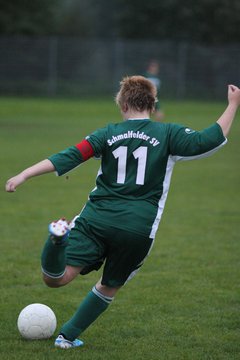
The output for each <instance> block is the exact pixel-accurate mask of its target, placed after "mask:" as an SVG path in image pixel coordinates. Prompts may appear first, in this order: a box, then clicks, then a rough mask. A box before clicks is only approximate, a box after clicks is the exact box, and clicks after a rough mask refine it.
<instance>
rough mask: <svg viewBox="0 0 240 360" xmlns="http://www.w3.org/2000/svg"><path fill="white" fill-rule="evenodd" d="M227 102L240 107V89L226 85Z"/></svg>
mask: <svg viewBox="0 0 240 360" xmlns="http://www.w3.org/2000/svg"><path fill="white" fill-rule="evenodd" d="M228 102H229V104H234V105H236V106H239V105H240V89H239V88H238V87H237V86H235V85H228Z"/></svg>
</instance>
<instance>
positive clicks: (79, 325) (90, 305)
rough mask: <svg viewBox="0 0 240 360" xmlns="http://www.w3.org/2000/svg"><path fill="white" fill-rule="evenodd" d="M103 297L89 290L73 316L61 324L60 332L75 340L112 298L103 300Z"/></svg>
mask: <svg viewBox="0 0 240 360" xmlns="http://www.w3.org/2000/svg"><path fill="white" fill-rule="evenodd" d="M104 298H105V297H104V296H102V297H99V296H97V295H95V294H94V293H93V291H90V292H89V293H88V295H87V296H86V297H85V299H84V300H83V302H82V303H81V304H80V306H79V308H78V309H77V311H76V313H75V314H74V315H73V317H72V318H71V319H70V320H69V321H68V322H67V323H65V324H64V325H63V326H62V328H61V330H60V333H61V334H63V335H64V337H66V339H68V340H70V341H73V340H75V339H76V337H78V335H79V334H81V333H82V332H83V331H84V330H85V329H86V328H87V327H88V326H89V325H91V324H92V323H93V322H94V321H95V320H96V319H97V318H98V317H99V315H101V314H102V313H103V312H104V311H105V310H106V309H107V307H108V306H109V303H110V301H111V300H112V299H111V298H106V299H107V300H104Z"/></svg>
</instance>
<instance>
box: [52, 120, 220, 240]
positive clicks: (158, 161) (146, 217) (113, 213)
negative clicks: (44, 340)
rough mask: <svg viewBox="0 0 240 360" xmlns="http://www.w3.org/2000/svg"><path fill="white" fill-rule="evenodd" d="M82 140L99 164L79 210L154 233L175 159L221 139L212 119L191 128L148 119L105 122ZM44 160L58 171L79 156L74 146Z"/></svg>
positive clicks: (205, 151) (200, 153)
mask: <svg viewBox="0 0 240 360" xmlns="http://www.w3.org/2000/svg"><path fill="white" fill-rule="evenodd" d="M86 140H87V141H88V142H89V143H90V144H91V146H92V148H93V151H94V155H95V156H96V157H100V158H101V166H100V170H99V172H98V175H97V179H96V187H95V188H94V189H93V190H92V192H91V193H90V196H89V201H88V202H87V204H86V206H85V207H84V209H83V211H82V213H81V216H82V217H84V218H86V219H88V221H90V222H91V221H92V222H95V223H99V224H107V225H111V226H113V227H115V228H119V229H125V230H128V231H134V232H138V233H139V234H142V235H144V236H146V235H147V236H149V237H150V238H154V237H155V234H156V231H157V228H158V225H159V222H160V219H161V216H162V213H163V209H164V205H165V201H166V198H167V194H168V190H169V185H170V180H171V175H172V170H173V167H174V165H175V163H176V162H177V161H181V160H191V159H196V158H200V157H205V156H209V155H210V154H212V153H213V152H215V151H216V150H217V149H218V148H220V147H221V146H222V145H224V144H225V143H226V139H225V137H224V136H223V133H222V130H221V127H220V126H219V125H218V124H217V123H216V124H214V125H212V126H211V127H209V128H207V129H204V130H203V131H194V130H192V129H189V128H186V127H184V126H180V125H177V124H164V123H158V122H152V121H150V120H149V119H134V120H127V121H123V122H121V123H117V124H109V125H108V126H106V127H104V128H102V129H99V130H97V131H95V132H94V133H92V134H91V135H89V136H87V137H86ZM49 160H50V161H52V163H53V164H54V166H55V168H56V171H57V172H58V174H59V175H62V174H64V173H66V172H67V171H69V170H71V169H72V168H74V167H76V166H78V165H79V164H80V163H81V162H82V161H83V159H82V156H81V153H80V152H79V150H78V149H77V148H76V147H70V148H68V149H66V150H65V151H63V152H60V153H58V154H56V155H53V156H51V157H50V158H49Z"/></svg>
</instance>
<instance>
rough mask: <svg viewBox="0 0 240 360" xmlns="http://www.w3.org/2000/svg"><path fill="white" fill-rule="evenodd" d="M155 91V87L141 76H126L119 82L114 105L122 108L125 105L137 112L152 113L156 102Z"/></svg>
mask: <svg viewBox="0 0 240 360" xmlns="http://www.w3.org/2000/svg"><path fill="white" fill-rule="evenodd" d="M156 97H157V89H156V87H155V85H153V84H152V83H151V81H149V80H148V79H146V78H145V77H143V76H140V75H135V76H126V77H124V78H123V79H122V81H121V82H120V90H119V92H118V93H117V95H116V98H115V100H116V103H117V105H118V106H119V107H120V108H122V107H123V105H124V104H127V105H128V106H129V107H130V108H131V109H134V110H137V111H140V112H142V111H145V110H148V111H151V112H152V111H154V108H155V102H156V101H157V98H156Z"/></svg>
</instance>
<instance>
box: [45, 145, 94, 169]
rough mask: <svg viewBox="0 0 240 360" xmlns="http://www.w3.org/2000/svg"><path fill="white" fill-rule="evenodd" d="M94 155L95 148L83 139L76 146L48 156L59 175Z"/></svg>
mask: <svg viewBox="0 0 240 360" xmlns="http://www.w3.org/2000/svg"><path fill="white" fill-rule="evenodd" d="M92 156H94V150H93V148H92V146H91V144H90V143H89V142H88V141H87V140H83V141H81V142H80V143H79V144H77V145H76V146H71V147H68V148H67V149H65V150H63V151H61V152H59V153H57V154H54V155H52V156H50V157H49V158H48V160H50V161H51V162H52V164H53V166H54V167H55V170H56V172H57V174H58V175H59V176H61V175H63V174H66V173H67V172H68V171H70V170H72V169H74V168H76V167H77V166H79V165H81V164H82V163H83V162H84V161H86V160H88V159H89V158H91V157H92Z"/></svg>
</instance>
